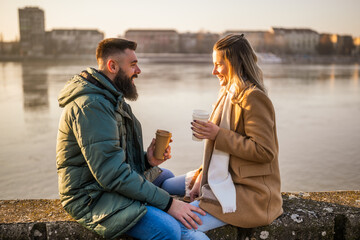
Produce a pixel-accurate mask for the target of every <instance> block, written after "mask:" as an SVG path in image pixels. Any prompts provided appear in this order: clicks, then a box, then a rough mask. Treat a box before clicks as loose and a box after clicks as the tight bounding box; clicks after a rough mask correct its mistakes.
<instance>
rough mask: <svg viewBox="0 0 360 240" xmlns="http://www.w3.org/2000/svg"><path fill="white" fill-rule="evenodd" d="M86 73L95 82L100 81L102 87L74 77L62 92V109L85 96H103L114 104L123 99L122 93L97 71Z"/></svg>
mask: <svg viewBox="0 0 360 240" xmlns="http://www.w3.org/2000/svg"><path fill="white" fill-rule="evenodd" d="M86 71H87V73H88V74H89V75H90V76H91V77H92V78H93V80H95V81H98V83H100V85H101V86H102V87H101V88H100V87H98V86H96V85H94V84H92V83H90V82H89V81H87V80H86V78H84V77H83V76H81V75H79V74H77V75H75V76H73V77H72V78H71V79H70V80H69V81H68V82H67V83H66V85H65V86H64V88H63V89H62V90H61V91H60V93H59V96H58V102H59V106H60V107H62V108H63V107H65V106H66V105H67V104H68V103H70V102H72V101H73V100H74V99H76V98H78V97H80V96H82V95H85V94H102V95H105V97H106V98H107V99H109V100H110V101H111V102H114V103H116V102H117V100H118V99H119V98H122V97H123V95H122V93H121V92H119V91H117V90H116V88H115V87H114V86H113V85H112V84H111V82H110V81H109V80H107V79H106V78H105V77H104V76H103V75H102V74H101V73H99V72H98V71H97V70H96V69H94V68H87V69H86Z"/></svg>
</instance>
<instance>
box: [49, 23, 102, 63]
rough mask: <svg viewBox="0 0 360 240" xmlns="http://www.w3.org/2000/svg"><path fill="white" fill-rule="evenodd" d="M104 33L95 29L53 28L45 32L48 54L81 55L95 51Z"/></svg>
mask: <svg viewBox="0 0 360 240" xmlns="http://www.w3.org/2000/svg"><path fill="white" fill-rule="evenodd" d="M103 39H104V33H102V32H100V31H98V30H96V29H54V30H52V31H49V32H47V33H46V43H47V44H46V53H47V54H48V55H55V56H56V55H83V54H92V55H94V54H95V52H96V47H97V45H98V43H99V42H100V41H101V40H103Z"/></svg>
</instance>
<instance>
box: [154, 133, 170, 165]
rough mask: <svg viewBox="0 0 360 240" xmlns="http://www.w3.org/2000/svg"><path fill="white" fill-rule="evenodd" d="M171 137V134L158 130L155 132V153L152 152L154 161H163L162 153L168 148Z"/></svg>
mask: <svg viewBox="0 0 360 240" xmlns="http://www.w3.org/2000/svg"><path fill="white" fill-rule="evenodd" d="M171 136H172V134H171V132H168V131H165V130H160V129H158V130H157V131H156V140H155V151H154V156H155V158H156V159H164V153H165V150H166V148H167V147H168V146H169V143H170V139H171Z"/></svg>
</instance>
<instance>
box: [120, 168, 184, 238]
mask: <svg viewBox="0 0 360 240" xmlns="http://www.w3.org/2000/svg"><path fill="white" fill-rule="evenodd" d="M174 179H175V180H174ZM182 181H183V183H182ZM182 181H181V178H180V179H179V178H175V177H174V174H173V173H172V172H171V171H170V170H168V169H165V168H162V172H161V174H160V175H159V176H158V177H157V178H156V179H155V180H154V181H153V184H154V185H156V186H158V187H161V188H163V189H164V190H165V191H167V192H169V194H172V195H176V194H177V193H181V192H182V191H181V188H183V189H184V190H183V192H184V193H185V176H184V177H183V180H182ZM184 193H183V194H184ZM146 208H147V212H146V214H145V215H144V217H142V218H141V219H140V220H139V221H138V222H137V223H136V224H135V226H134V227H132V228H131V229H130V230H129V231H127V232H126V234H127V235H129V236H131V237H133V238H136V239H154V240H155V239H169V240H173V239H174V240H176V239H180V237H181V229H180V224H179V223H178V221H177V220H176V219H175V218H173V217H172V216H171V215H169V214H168V213H166V212H164V211H162V210H160V209H158V208H156V207H153V206H146Z"/></svg>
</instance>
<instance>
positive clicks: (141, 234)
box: [126, 206, 181, 240]
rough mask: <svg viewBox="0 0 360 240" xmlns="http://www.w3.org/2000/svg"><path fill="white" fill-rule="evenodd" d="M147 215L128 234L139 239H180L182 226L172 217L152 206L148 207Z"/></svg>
mask: <svg viewBox="0 0 360 240" xmlns="http://www.w3.org/2000/svg"><path fill="white" fill-rule="evenodd" d="M146 208H147V213H146V214H145V215H144V216H143V217H142V218H141V219H140V220H139V222H137V223H136V224H135V226H134V227H133V228H131V229H130V230H129V231H127V232H126V234H127V235H129V236H131V237H134V238H137V239H169V240H172V239H180V237H181V230H180V224H179V223H178V221H176V220H175V218H173V217H172V216H171V215H169V214H167V213H166V212H164V211H161V210H160V209H158V208H156V207H152V206H146Z"/></svg>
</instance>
